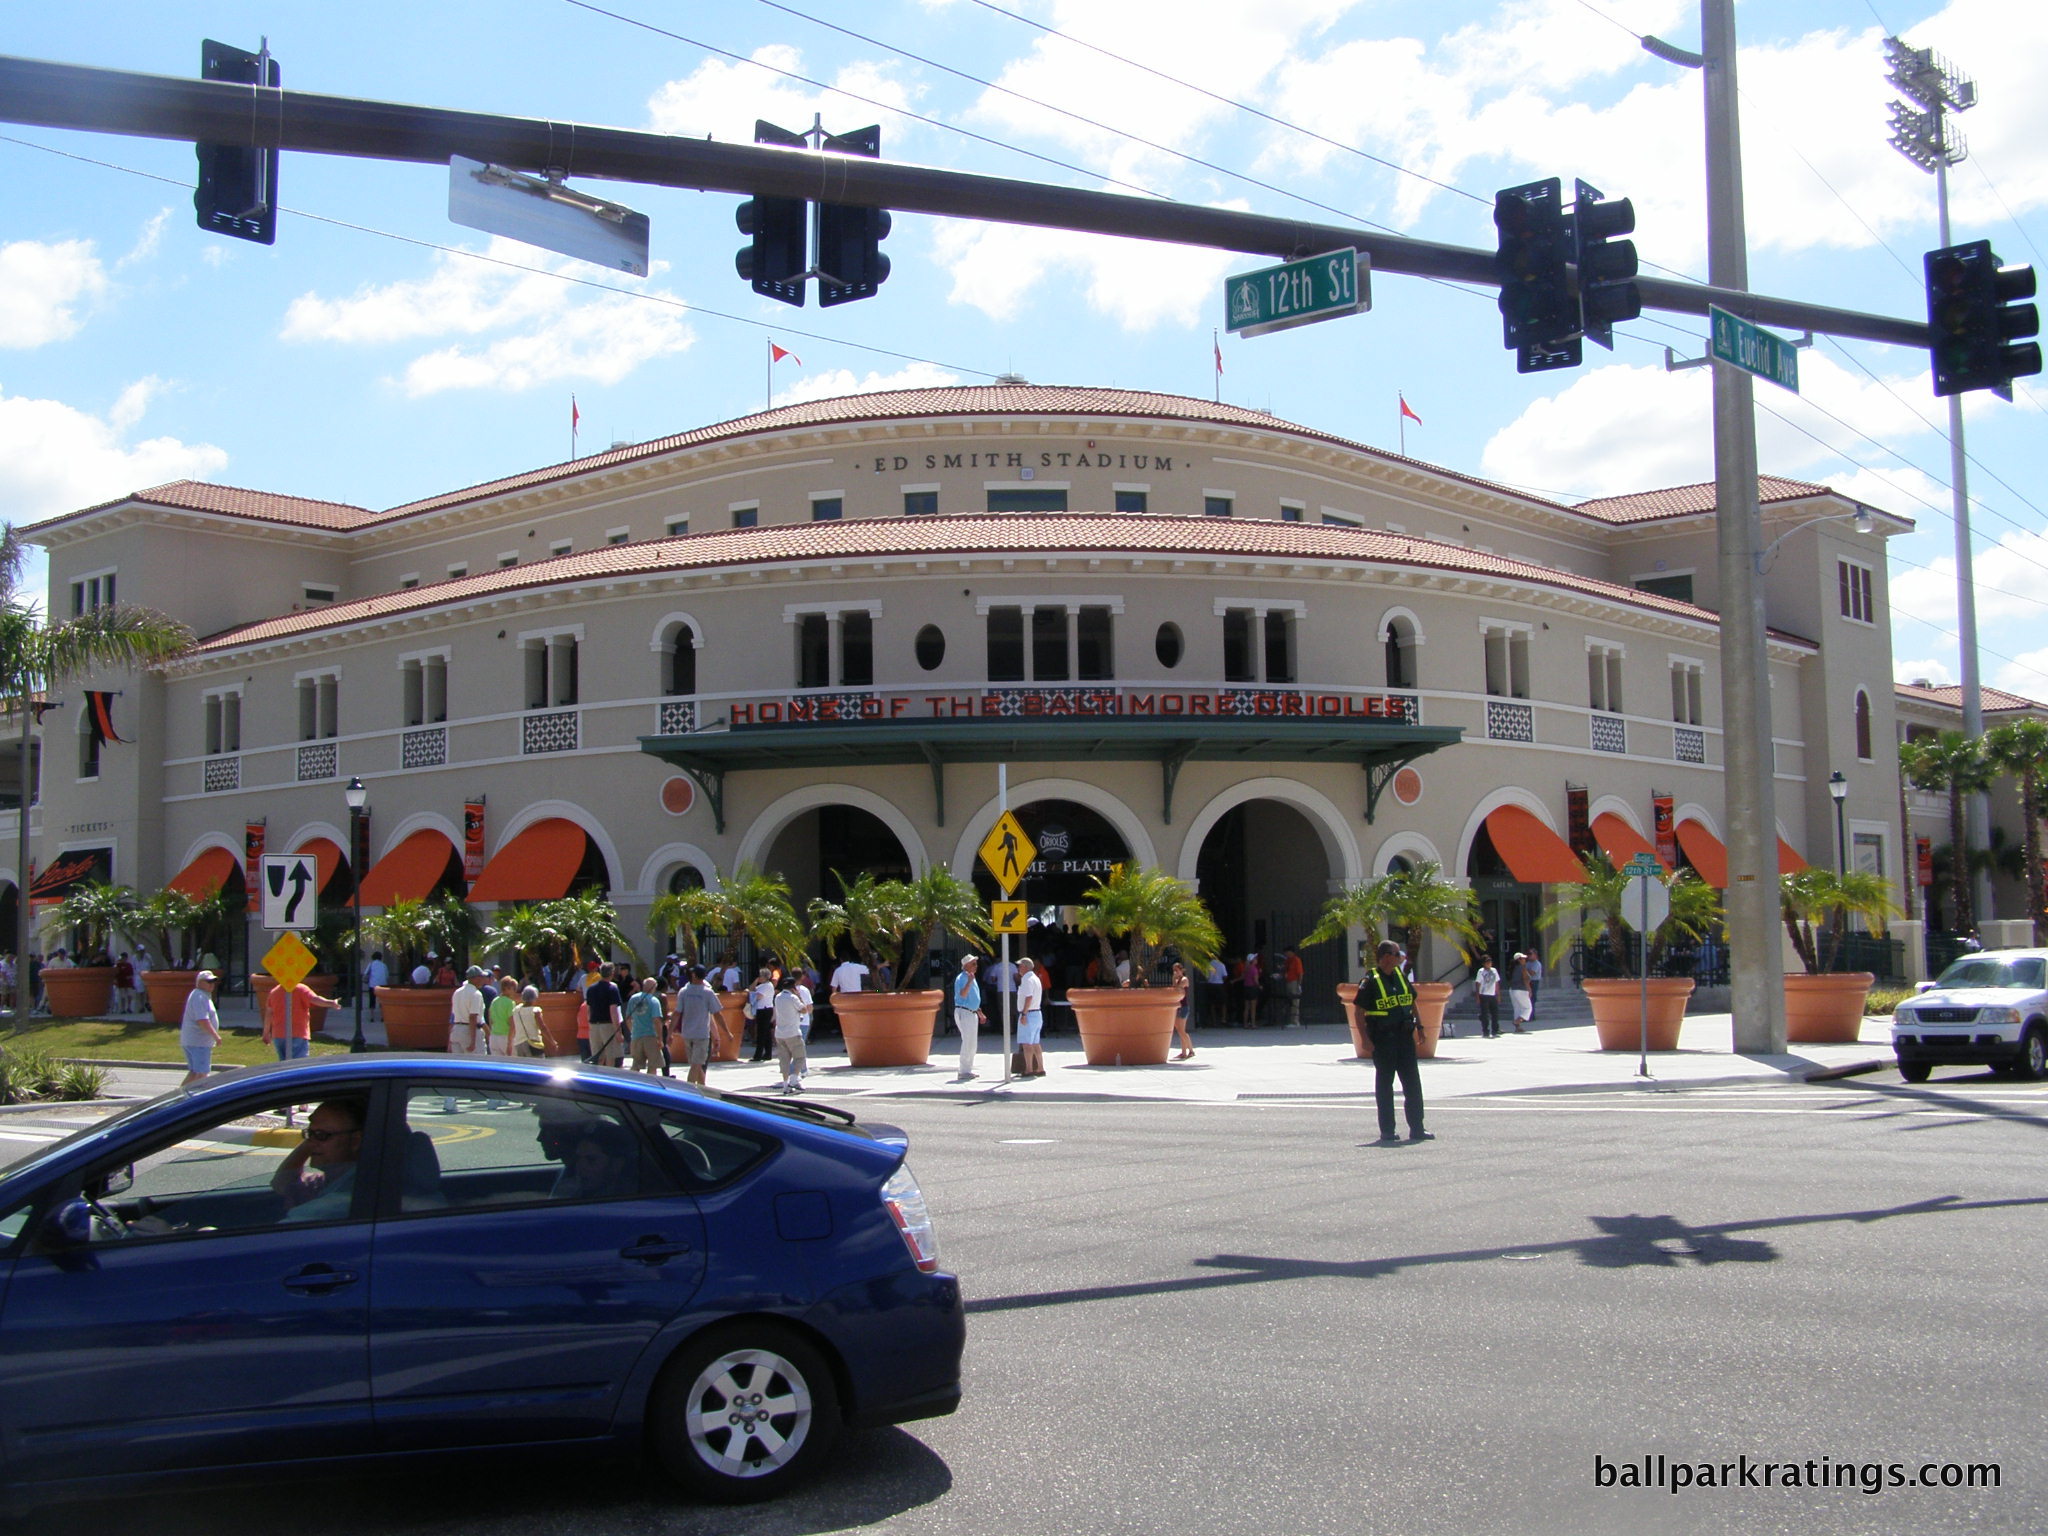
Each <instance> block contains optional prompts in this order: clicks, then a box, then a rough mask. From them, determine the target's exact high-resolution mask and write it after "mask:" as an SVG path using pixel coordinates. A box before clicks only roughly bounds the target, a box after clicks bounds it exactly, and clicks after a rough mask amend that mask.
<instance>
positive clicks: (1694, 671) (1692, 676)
mask: <svg viewBox="0 0 2048 1536" xmlns="http://www.w3.org/2000/svg"><path fill="white" fill-rule="evenodd" d="M1705 676H1706V669H1705V668H1704V667H1701V666H1699V665H1698V664H1696V663H1693V662H1685V661H1674V662H1673V663H1671V718H1672V719H1673V720H1674V721H1676V722H1677V723H1678V724H1680V725H1699V724H1700V723H1701V722H1702V719H1703V717H1702V715H1701V713H1700V705H1701V702H1702V701H1701V697H1700V695H1701V691H1702V688H1703V685H1704V680H1705Z"/></svg>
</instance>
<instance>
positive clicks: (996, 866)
mask: <svg viewBox="0 0 2048 1536" xmlns="http://www.w3.org/2000/svg"><path fill="white" fill-rule="evenodd" d="M1037 857H1038V845H1037V844H1036V843H1034V842H1032V841H1031V837H1030V834H1029V833H1027V832H1026V831H1025V830H1024V828H1023V826H1022V825H1021V824H1020V823H1019V822H1018V820H1017V818H1016V817H1015V816H1012V815H1011V814H1010V813H1009V812H1008V811H1005V812H1003V814H1002V815H1001V816H1000V817H998V818H997V820H996V824H995V825H994V826H992V827H990V828H989V829H988V836H987V837H985V838H983V839H982V840H981V862H982V864H983V866H984V867H985V868H986V869H987V870H988V872H989V873H990V874H992V875H994V876H995V877H996V884H997V885H999V886H1001V887H1002V890H1003V894H1004V895H1005V896H1009V895H1013V894H1015V892H1016V889H1017V887H1018V886H1020V885H1022V884H1023V883H1024V872H1025V871H1026V870H1028V869H1029V868H1030V867H1031V865H1032V861H1033V860H1035V859H1036V858H1037ZM1019 931H1020V932H1021V931H1022V930H1019Z"/></svg>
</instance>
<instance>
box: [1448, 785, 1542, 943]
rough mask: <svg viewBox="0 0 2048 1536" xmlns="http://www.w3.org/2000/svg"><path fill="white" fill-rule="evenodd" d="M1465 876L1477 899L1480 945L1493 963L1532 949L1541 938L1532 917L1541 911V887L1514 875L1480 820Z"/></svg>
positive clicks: (1473, 837) (1467, 855) (1467, 858)
mask: <svg viewBox="0 0 2048 1536" xmlns="http://www.w3.org/2000/svg"><path fill="white" fill-rule="evenodd" d="M1465 876H1466V878H1467V879H1468V880H1470V881H1471V883H1472V890H1473V893H1474V894H1475V895H1477V896H1478V898H1479V934H1480V945H1481V948H1482V949H1483V950H1484V951H1485V952H1486V953H1488V954H1491V955H1492V956H1493V959H1494V963H1495V964H1496V965H1499V964H1500V962H1501V961H1502V960H1503V959H1504V958H1506V957H1507V956H1509V955H1512V954H1516V953H1518V952H1520V951H1524V950H1530V949H1534V948H1536V946H1537V941H1538V940H1539V939H1540V938H1541V937H1542V935H1541V934H1540V933H1539V932H1538V930H1537V927H1536V919H1537V917H1538V916H1539V915H1540V914H1541V913H1542V911H1543V887H1542V886H1540V885H1529V884H1526V883H1524V882H1523V881H1520V880H1517V879H1516V878H1515V875H1514V871H1512V870H1511V869H1509V868H1508V866H1507V863H1506V861H1505V860H1504V859H1502V858H1501V856H1500V850H1499V849H1497V848H1495V847H1494V845H1493V838H1492V837H1491V835H1489V834H1488V832H1487V830H1486V823H1485V822H1484V821H1482V822H1480V824H1479V828H1478V830H1477V831H1476V832H1474V833H1473V835H1472V846H1471V849H1470V851H1469V852H1468V853H1467V854H1466V856H1465ZM1503 969H1505V968H1504V967H1503Z"/></svg>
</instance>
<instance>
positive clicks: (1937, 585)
mask: <svg viewBox="0 0 2048 1536" xmlns="http://www.w3.org/2000/svg"><path fill="white" fill-rule="evenodd" d="M1944 531H1946V530H1944ZM1970 575H1971V578H1972V586H1973V588H1974V590H1975V592H1976V597H1977V622H1978V624H1979V626H1981V627H1986V628H1988V627H1990V626H1994V625H2007V626H2010V628H2009V629H2008V631H2007V633H2009V634H2013V635H2015V636H2020V637H2023V638H2031V637H2032V636H2033V635H2034V634H2037V633H2039V631H2040V629H2041V627H2042V625H2043V624H2044V623H2048V600H2044V597H2048V530H2040V529H2037V530H2034V531H2032V532H2021V531H2020V530H2019V529H2010V530H2008V531H2007V532H2005V533H2002V534H2000V535H1999V537H1998V541H1997V542H1996V543H1994V544H1981V543H1980V544H1979V546H1978V548H1977V549H1976V551H1975V553H1974V554H1973V555H1972V556H1971V559H1970ZM1891 589H1892V612H1893V613H1895V614H1898V615H1901V616H1903V617H1905V618H1908V619H1909V620H1918V621H1919V622H1921V623H1925V624H1932V625H1936V626H1938V627H1940V628H1942V629H1946V630H1954V629H1955V627H1956V622H1957V620H1956V562H1955V557H1954V556H1953V555H1940V556H1937V557H1936V558H1934V559H1933V560H1930V561H1927V562H1926V563H1925V564H1924V565H1920V566H1908V567H1897V566H1896V565H1895V568H1894V569H1893V571H1892V578H1891ZM1986 638H1987V641H1989V642H1990V643H1992V644H1993V645H1996V638H1995V637H1989V636H1987V637H1986ZM1999 648H2000V649H2002V648H2003V647H1999Z"/></svg>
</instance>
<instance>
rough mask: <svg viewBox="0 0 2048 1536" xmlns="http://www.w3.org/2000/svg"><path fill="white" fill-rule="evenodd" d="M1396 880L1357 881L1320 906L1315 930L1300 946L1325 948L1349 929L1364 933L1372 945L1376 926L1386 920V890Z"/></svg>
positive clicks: (1392, 877) (1376, 935)
mask: <svg viewBox="0 0 2048 1536" xmlns="http://www.w3.org/2000/svg"><path fill="white" fill-rule="evenodd" d="M1399 878H1400V876H1399V875H1381V876H1380V877H1379V878H1378V879H1377V880H1360V881H1358V882H1356V883H1355V884H1352V885H1347V886H1345V887H1344V889H1343V890H1341V891H1339V892H1338V893H1337V894H1336V895H1334V896H1332V897H1331V898H1330V899H1329V900H1328V901H1326V902H1324V903H1323V910H1322V913H1321V915H1320V916H1318V917H1317V918H1316V925H1315V927H1313V928H1311V929H1309V931H1308V933H1307V934H1306V935H1304V936H1303V938H1302V941H1301V942H1302V943H1303V944H1304V945H1309V944H1327V943H1329V942H1330V940H1332V939H1341V938H1343V937H1344V935H1345V933H1346V932H1348V931H1349V930H1351V929H1353V928H1363V929H1364V930H1365V937H1366V942H1367V943H1368V944H1371V943H1374V942H1376V941H1377V940H1378V939H1379V936H1380V924H1382V923H1384V922H1385V921H1386V920H1387V908H1388V895H1389V887H1391V886H1392V885H1393V883H1394V882H1395V881H1396V880H1398V879H1399Z"/></svg>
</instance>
